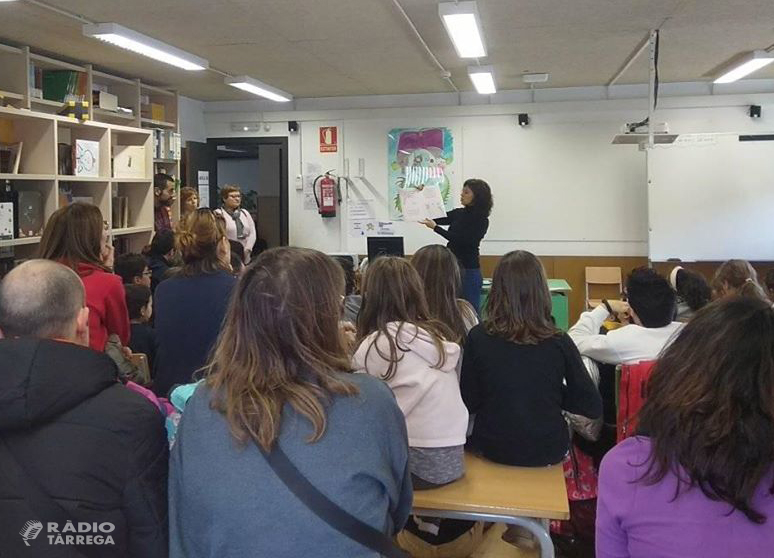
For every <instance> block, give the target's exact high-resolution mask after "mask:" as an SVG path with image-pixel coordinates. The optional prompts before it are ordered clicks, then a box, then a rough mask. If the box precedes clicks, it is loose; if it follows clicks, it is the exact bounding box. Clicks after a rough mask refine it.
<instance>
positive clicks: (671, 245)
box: [647, 134, 774, 261]
mask: <svg viewBox="0 0 774 558" xmlns="http://www.w3.org/2000/svg"><path fill="white" fill-rule="evenodd" d="M647 160H648V184H649V186H648V215H649V229H650V231H649V252H650V259H651V260H653V261H666V260H667V259H669V258H680V259H682V260H683V261H717V260H726V259H730V258H744V259H747V260H758V261H760V260H774V141H739V136H738V135H736V134H718V135H701V136H686V137H683V136H681V138H680V139H678V141H677V142H675V143H674V144H672V145H661V146H656V147H655V148H654V149H652V150H649V151H648V155H647Z"/></svg>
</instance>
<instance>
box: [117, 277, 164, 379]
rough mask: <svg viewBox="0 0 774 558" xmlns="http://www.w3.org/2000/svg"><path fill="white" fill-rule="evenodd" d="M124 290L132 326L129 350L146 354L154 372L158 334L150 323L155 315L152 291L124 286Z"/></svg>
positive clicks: (140, 287)
mask: <svg viewBox="0 0 774 558" xmlns="http://www.w3.org/2000/svg"><path fill="white" fill-rule="evenodd" d="M124 290H125V291H126V307H127V309H128V310H129V322H130V326H131V337H130V339H129V348H130V349H132V352H133V353H144V354H145V355H146V356H147V357H148V367H149V368H150V369H151V370H153V357H154V356H155V355H156V333H155V331H154V330H153V328H152V327H151V326H150V324H149V323H148V322H149V320H150V318H151V315H152V314H153V299H152V298H151V290H150V289H149V288H148V287H145V286H143V285H124Z"/></svg>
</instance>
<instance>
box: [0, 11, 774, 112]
mask: <svg viewBox="0 0 774 558" xmlns="http://www.w3.org/2000/svg"><path fill="white" fill-rule="evenodd" d="M47 1H48V3H49V4H51V5H54V6H57V7H59V8H63V9H65V10H68V11H70V12H74V13H77V14H81V15H83V16H84V17H86V18H88V19H90V20H93V21H99V22H115V23H120V24H122V25H124V26H126V27H130V28H132V29H134V30H136V31H139V32H141V33H145V34H147V35H150V36H153V37H155V38H158V39H161V40H163V41H165V42H168V43H170V44H173V45H175V46H177V47H179V48H182V49H184V50H188V51H190V52H192V53H194V54H196V55H199V56H202V57H204V58H207V59H208V60H209V61H210V65H212V66H214V67H216V68H218V69H220V70H223V71H225V72H228V73H230V74H235V75H236V74H248V75H250V76H252V77H254V78H257V79H259V80H262V81H264V82H266V83H269V84H271V85H273V86H275V87H279V88H280V89H284V90H286V91H288V92H290V93H292V94H293V95H295V96H296V97H329V96H342V95H376V94H379V95H382V94H396V93H430V92H443V91H449V86H448V84H446V83H445V82H444V81H443V80H441V79H440V76H439V71H438V69H437V67H436V66H435V64H433V62H432V61H431V59H430V58H429V56H428V55H427V53H426V52H425V51H424V49H423V48H422V47H421V45H420V44H419V42H418V41H417V39H416V37H415V36H414V35H413V33H412V32H411V30H410V28H409V27H408V25H407V24H406V22H405V21H404V20H403V18H402V16H401V15H400V14H399V12H398V11H397V9H396V8H395V6H394V5H393V2H392V0H216V1H213V0H123V1H119V0H47ZM399 1H400V3H401V5H402V6H403V7H404V9H405V10H406V12H407V13H408V15H409V16H410V17H411V19H412V20H413V21H414V23H415V25H416V27H417V29H418V30H419V32H420V33H421V34H422V36H423V37H424V39H425V40H426V42H427V44H428V45H429V47H430V48H431V50H432V51H433V52H434V53H435V55H436V56H437V57H438V59H439V60H440V62H441V64H443V65H444V66H445V67H446V68H448V69H449V70H450V71H451V72H452V79H453V80H454V83H455V84H456V85H457V86H458V87H459V88H460V89H461V90H463V91H469V90H472V86H471V84H470V82H469V80H468V78H467V75H466V67H467V65H468V62H467V61H463V60H461V59H459V58H457V56H456V54H455V53H454V49H453V47H452V45H451V42H450V41H449V39H448V36H447V35H446V33H445V31H444V29H443V26H442V24H441V22H440V19H439V17H438V11H437V1H436V0H399ZM478 5H479V11H480V13H481V19H482V24H483V27H484V33H485V35H486V42H487V45H488V50H489V57H488V58H486V59H482V60H481V63H482V64H493V65H494V66H495V71H496V74H497V81H498V86H499V88H500V89H520V88H523V87H525V85H524V84H523V83H522V82H521V77H520V76H521V74H522V73H524V72H549V73H550V74H551V79H550V81H549V82H548V84H545V85H541V87H573V86H584V85H603V84H605V83H607V81H608V80H609V79H610V78H611V77H612V76H613V74H615V72H616V70H617V69H618V68H619V67H620V66H621V64H622V63H623V62H624V61H625V59H626V58H627V56H628V55H629V54H630V53H631V52H632V50H633V49H634V48H635V47H636V46H637V44H638V43H639V42H640V41H641V40H642V39H643V37H645V35H646V34H647V32H648V30H649V29H651V28H654V27H659V26H660V28H661V30H662V32H661V49H660V50H661V60H660V75H661V80H662V81H663V82H675V81H705V80H708V79H709V77H710V75H711V73H712V72H713V70H715V69H716V68H717V66H718V65H720V64H722V63H723V62H725V61H727V60H729V59H731V58H732V57H734V56H735V55H737V54H739V53H740V52H743V51H748V50H753V49H760V48H766V47H768V46H770V45H772V44H774V1H772V0H478ZM3 39H5V41H4V42H10V43H12V44H27V45H30V46H31V47H32V48H33V49H34V50H38V51H48V52H50V53H53V54H55V55H58V56H62V57H68V58H71V59H76V60H80V61H83V62H92V63H94V64H95V65H96V66H100V67H102V68H103V69H105V70H108V71H113V72H115V73H119V74H121V75H126V76H129V77H141V78H143V79H145V80H147V81H149V82H151V83H157V84H160V85H169V86H172V87H176V88H178V89H179V90H180V92H181V93H182V94H184V95H187V96H190V97H193V98H197V99H202V100H229V99H248V98H254V97H252V96H250V95H248V94H245V93H242V92H240V91H237V90H234V89H233V88H231V87H228V86H226V85H224V84H223V78H222V76H219V75H217V74H214V73H211V72H184V71H182V70H176V69H174V68H171V67H169V66H166V65H164V64H161V63H157V62H154V61H151V60H148V59H145V58H142V57H139V56H137V55H134V54H131V53H128V52H125V51H121V50H119V49H117V48H115V47H111V46H108V45H103V44H102V43H99V42H98V41H95V40H93V39H88V38H86V37H83V36H82V34H81V28H80V24H79V23H78V22H77V21H74V20H72V19H69V18H67V17H65V16H62V15H58V14H55V13H52V12H49V11H46V10H44V9H42V8H40V7H38V6H35V5H32V4H28V3H27V2H25V1H23V0H22V1H19V2H11V3H0V41H2V40H3ZM0 70H1V69H0ZM755 77H761V78H774V68H769V69H766V70H763V71H760V72H758V73H756V74H755ZM645 81H647V67H646V60H645V57H642V58H641V59H639V60H638V62H636V63H635V64H634V66H633V67H632V68H631V69H630V70H629V71H628V72H627V73H626V74H625V75H624V76H623V77H622V79H621V80H620V83H643V82H645Z"/></svg>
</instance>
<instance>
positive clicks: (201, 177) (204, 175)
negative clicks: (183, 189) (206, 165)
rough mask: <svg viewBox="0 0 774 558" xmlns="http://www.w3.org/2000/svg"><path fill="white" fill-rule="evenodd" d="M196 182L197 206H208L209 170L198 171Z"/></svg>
mask: <svg viewBox="0 0 774 558" xmlns="http://www.w3.org/2000/svg"><path fill="white" fill-rule="evenodd" d="M196 182H197V185H198V186H199V188H198V189H199V207H210V171H199V172H198V173H197V181H196Z"/></svg>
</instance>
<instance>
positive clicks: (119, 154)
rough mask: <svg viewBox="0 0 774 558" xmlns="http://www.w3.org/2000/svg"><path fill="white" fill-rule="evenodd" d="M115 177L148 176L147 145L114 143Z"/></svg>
mask: <svg viewBox="0 0 774 558" xmlns="http://www.w3.org/2000/svg"><path fill="white" fill-rule="evenodd" d="M113 177H114V178H140V179H142V178H146V175H145V147H144V146H142V145H114V146H113Z"/></svg>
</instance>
